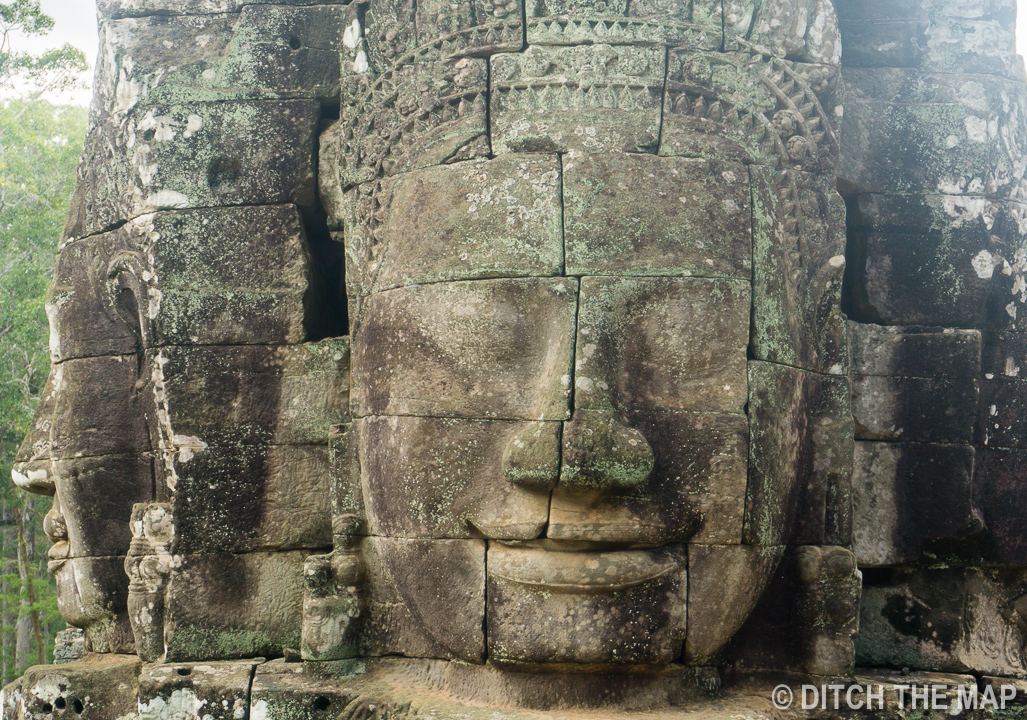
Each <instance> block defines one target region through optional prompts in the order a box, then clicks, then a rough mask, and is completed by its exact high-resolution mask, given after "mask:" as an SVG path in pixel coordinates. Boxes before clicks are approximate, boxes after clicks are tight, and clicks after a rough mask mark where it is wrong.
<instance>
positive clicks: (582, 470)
mask: <svg viewBox="0 0 1027 720" xmlns="http://www.w3.org/2000/svg"><path fill="white" fill-rule="evenodd" d="M652 470H653V449H652V448H651V447H650V446H649V443H648V442H646V439H645V438H644V437H643V436H642V433H640V432H638V430H635V429H633V428H629V427H628V426H627V425H624V424H623V423H622V422H620V421H619V420H617V419H616V418H615V417H614V416H613V414H612V413H609V412H603V411H599V410H577V411H575V413H574V417H573V418H572V419H571V420H569V421H568V422H567V423H565V425H564V429H563V452H562V454H561V462H560V484H561V485H562V486H564V487H568V488H576V489H581V490H603V489H614V488H631V487H635V486H636V485H640V484H642V483H643V482H645V479H646V478H647V477H649V473H651V472H652Z"/></svg>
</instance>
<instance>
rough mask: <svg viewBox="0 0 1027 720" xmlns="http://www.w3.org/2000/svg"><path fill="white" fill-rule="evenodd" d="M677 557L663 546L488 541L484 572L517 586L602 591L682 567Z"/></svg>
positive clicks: (644, 580) (648, 579)
mask: <svg viewBox="0 0 1027 720" xmlns="http://www.w3.org/2000/svg"><path fill="white" fill-rule="evenodd" d="M681 569H682V568H681V564H680V559H679V558H675V557H673V556H672V555H671V553H670V552H668V551H667V550H664V549H662V548H655V549H598V550H590V549H587V548H586V549H575V548H573V546H570V547H566V548H562V547H560V544H556V543H554V544H551V545H546V546H539V545H519V546H510V545H505V544H502V543H490V546H489V550H488V573H489V575H490V576H493V577H495V578H499V579H502V580H506V581H508V582H511V583H515V584H517V585H525V586H528V587H538V588H544V589H546V590H550V591H553V592H559V593H577V594H601V593H607V592H615V591H618V590H624V589H627V588H631V587H634V586H636V585H642V584H643V583H647V582H651V581H654V580H658V579H660V578H663V577H666V576H668V575H671V574H673V573H676V572H680V571H681Z"/></svg>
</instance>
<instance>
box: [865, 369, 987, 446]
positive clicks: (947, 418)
mask: <svg viewBox="0 0 1027 720" xmlns="http://www.w3.org/2000/svg"><path fill="white" fill-rule="evenodd" d="M977 395H978V393H977V383H976V381H974V380H971V379H969V378H962V379H958V380H952V379H947V378H906V377H876V376H863V377H859V376H857V377H854V378H853V380H852V414H853V418H854V420H855V422H856V437H857V438H858V439H860V440H889V441H893V442H895V441H908V442H943V443H946V442H951V443H969V442H972V440H973V435H974V421H975V419H976V418H975V415H976V408H977Z"/></svg>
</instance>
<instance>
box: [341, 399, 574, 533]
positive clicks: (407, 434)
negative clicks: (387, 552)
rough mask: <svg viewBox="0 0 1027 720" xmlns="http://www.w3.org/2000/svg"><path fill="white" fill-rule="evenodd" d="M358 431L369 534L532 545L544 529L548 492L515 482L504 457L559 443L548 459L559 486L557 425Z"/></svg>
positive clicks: (463, 423) (371, 425)
mask: <svg viewBox="0 0 1027 720" xmlns="http://www.w3.org/2000/svg"><path fill="white" fill-rule="evenodd" d="M357 428H358V430H357V432H358V437H359V440H358V443H359V446H360V448H361V451H360V475H361V477H360V478H359V479H358V482H359V483H360V485H361V486H362V495H363V497H364V502H365V505H366V508H367V510H366V512H367V527H368V532H369V533H371V534H373V535H384V536H387V537H409V538H469V537H475V536H479V537H480V536H481V535H484V536H485V537H487V538H494V539H503V540H518V539H519V540H530V539H533V538H536V537H538V535H539V533H541V532H542V529H543V528H544V527H545V524H546V519H547V517H548V513H549V488H548V487H540V486H539V485H536V484H534V483H530V482H528V483H525V482H524V481H523V480H522V479H521V478H519V477H517V479H516V481H512V479H511V477H510V475H511V474H512V472H511V471H510V470H508V471H507V472H506V473H504V469H505V468H504V457H507V456H509V454H510V452H511V450H513V449H514V447H515V446H516V444H517V443H520V445H524V444H525V443H529V442H532V441H535V442H537V441H538V439H539V438H541V439H543V440H544V439H545V438H546V437H549V438H552V441H551V442H550V443H549V447H548V450H547V452H546V453H545V454H546V455H547V456H548V461H549V463H550V464H551V465H552V466H553V470H552V476H553V477H552V480H551V482H555V479H556V478H555V474H556V465H557V464H558V462H559V452H560V449H559V445H558V443H557V441H556V439H557V438H558V437H559V431H560V428H559V424H558V423H529V422H507V421H498V420H464V419H441V418H418V417H371V418H363V419H362V420H359V421H358V423H357ZM545 460H546V459H545V458H543V459H542V461H543V462H544V461H545Z"/></svg>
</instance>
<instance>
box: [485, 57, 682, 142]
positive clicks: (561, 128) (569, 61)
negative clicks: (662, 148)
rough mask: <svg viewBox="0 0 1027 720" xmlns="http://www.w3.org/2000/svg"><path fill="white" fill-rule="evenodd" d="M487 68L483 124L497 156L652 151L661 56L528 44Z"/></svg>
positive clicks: (656, 127) (655, 137) (493, 60)
mask: <svg viewBox="0 0 1027 720" xmlns="http://www.w3.org/2000/svg"><path fill="white" fill-rule="evenodd" d="M490 62H491V70H490V72H491V74H490V78H491V80H490V83H491V85H490V88H491V100H490V103H491V107H490V110H489V112H490V114H489V119H490V120H489V121H490V123H491V130H492V132H491V138H492V145H493V151H494V152H496V153H497V154H502V153H507V152H568V151H570V150H575V151H577V152H616V151H627V152H654V151H655V150H656V144H657V141H658V138H659V129H660V102H661V95H662V87H663V75H664V65H665V63H664V55H663V51H662V50H659V49H657V48H647V47H638V46H631V47H628V46H619V45H606V44H596V45H587V46H585V45H582V46H574V47H547V46H541V45H535V46H531V47H529V48H528V49H527V50H526V51H525V52H524V53H520V54H505V55H496V56H494V57H492V58H491V61H490ZM554 111H555V112H554Z"/></svg>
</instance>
